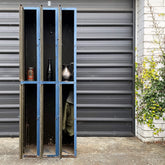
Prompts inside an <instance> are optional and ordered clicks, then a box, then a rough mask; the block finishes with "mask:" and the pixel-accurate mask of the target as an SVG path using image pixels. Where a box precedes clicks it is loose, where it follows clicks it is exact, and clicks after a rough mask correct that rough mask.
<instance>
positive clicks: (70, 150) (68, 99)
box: [62, 84, 74, 156]
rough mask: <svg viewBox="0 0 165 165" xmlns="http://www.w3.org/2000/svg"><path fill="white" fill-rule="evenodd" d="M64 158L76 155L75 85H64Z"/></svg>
mask: <svg viewBox="0 0 165 165" xmlns="http://www.w3.org/2000/svg"><path fill="white" fill-rule="evenodd" d="M62 107H63V108H62V156H70V155H74V92H73V85H69V84H65V85H62Z"/></svg>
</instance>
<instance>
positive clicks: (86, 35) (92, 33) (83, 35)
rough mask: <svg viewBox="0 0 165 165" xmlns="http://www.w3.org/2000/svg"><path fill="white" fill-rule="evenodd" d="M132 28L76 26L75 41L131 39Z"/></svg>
mask: <svg viewBox="0 0 165 165" xmlns="http://www.w3.org/2000/svg"><path fill="white" fill-rule="evenodd" d="M131 32H132V27H130V26H126V27H119V26H78V27H77V39H111V38H116V39H118V38H123V39H127V38H129V37H130V39H131V37H132V33H131Z"/></svg>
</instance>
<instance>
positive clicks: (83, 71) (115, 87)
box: [0, 0, 135, 136]
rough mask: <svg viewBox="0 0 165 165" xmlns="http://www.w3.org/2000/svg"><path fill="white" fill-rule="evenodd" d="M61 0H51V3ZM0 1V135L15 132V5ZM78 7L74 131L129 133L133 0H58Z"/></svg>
mask: <svg viewBox="0 0 165 165" xmlns="http://www.w3.org/2000/svg"><path fill="white" fill-rule="evenodd" d="M59 2H61V1H60V0H58V1H56V2H53V1H52V7H55V6H57V5H58V3H59ZM20 3H22V4H23V6H39V5H40V4H43V5H44V6H47V3H46V2H45V1H39V0H37V1H35V2H33V1H32V0H29V1H25V0H24V1H20V2H19V3H18V2H17V1H16V0H15V1H14V0H7V1H5V2H4V3H2V2H0V5H1V10H0V136H18V134H19V133H18V123H19V82H18V75H19V39H18V33H19V13H18V6H19V4H20ZM62 5H63V7H77V9H78V13H77V84H78V87H77V98H78V109H77V113H78V114H77V115H78V135H79V136H134V123H135V121H134V83H133V82H134V7H133V6H134V4H133V1H132V0H103V1H100V0H93V1H90V2H89V1H88V0H76V1H74V0H65V1H64V0H63V1H62Z"/></svg>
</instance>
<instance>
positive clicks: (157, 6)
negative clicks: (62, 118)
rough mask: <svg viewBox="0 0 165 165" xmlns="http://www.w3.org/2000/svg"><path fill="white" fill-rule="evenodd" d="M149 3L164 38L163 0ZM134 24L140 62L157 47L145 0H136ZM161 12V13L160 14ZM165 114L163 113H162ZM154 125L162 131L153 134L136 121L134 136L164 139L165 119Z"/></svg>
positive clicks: (164, 2) (164, 13) (145, 138)
mask: <svg viewBox="0 0 165 165" xmlns="http://www.w3.org/2000/svg"><path fill="white" fill-rule="evenodd" d="M149 3H150V5H151V6H152V7H153V11H154V16H155V18H156V21H157V23H158V25H159V27H160V28H161V32H162V35H163V39H164V40H165V37H164V34H165V0H149ZM136 4H137V5H136V7H137V9H136V12H137V18H136V25H137V30H136V31H137V37H136V38H137V40H136V46H137V55H136V62H138V63H141V62H142V59H143V58H144V57H145V56H147V57H150V56H151V55H152V53H151V51H152V50H153V49H154V48H157V45H155V44H154V43H153V41H154V39H156V38H157V37H156V35H155V29H154V28H153V21H152V17H151V13H150V9H149V7H148V5H147V0H137V3H136ZM162 13H163V14H162ZM158 54H159V51H155V52H154V55H155V57H156V56H158ZM164 116H165V115H164ZM154 123H155V125H156V126H158V127H160V128H162V129H163V130H164V132H161V133H160V134H159V136H158V135H153V131H152V130H151V129H150V128H149V127H148V126H147V125H143V124H142V125H141V124H139V123H137V121H136V136H137V137H138V138H139V139H141V140H142V141H144V142H151V141H162V140H165V121H163V119H160V120H155V121H154Z"/></svg>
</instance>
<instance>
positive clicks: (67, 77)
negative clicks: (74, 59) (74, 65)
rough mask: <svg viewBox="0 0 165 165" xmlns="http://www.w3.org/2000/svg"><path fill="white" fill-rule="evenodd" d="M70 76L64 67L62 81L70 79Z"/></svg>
mask: <svg viewBox="0 0 165 165" xmlns="http://www.w3.org/2000/svg"><path fill="white" fill-rule="evenodd" d="M70 76H71V73H70V71H69V69H68V67H67V66H65V68H64V69H63V71H62V77H63V79H64V80H66V81H67V80H69V79H70Z"/></svg>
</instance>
